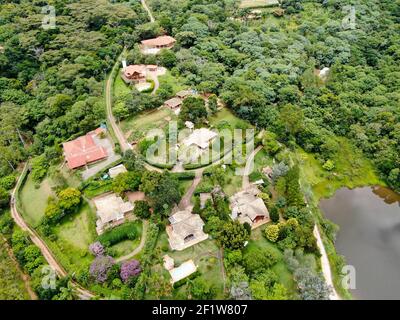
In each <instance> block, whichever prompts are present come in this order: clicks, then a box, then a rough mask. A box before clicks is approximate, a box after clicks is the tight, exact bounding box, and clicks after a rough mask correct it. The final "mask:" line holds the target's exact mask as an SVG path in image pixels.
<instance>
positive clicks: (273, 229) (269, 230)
mask: <svg viewBox="0 0 400 320" xmlns="http://www.w3.org/2000/svg"><path fill="white" fill-rule="evenodd" d="M265 237H266V238H267V239H268V240H269V241H271V242H276V241H278V238H279V227H278V226H277V225H276V224H272V225H270V226H268V227H266V228H265Z"/></svg>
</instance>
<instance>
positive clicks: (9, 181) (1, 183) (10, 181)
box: [0, 175, 15, 190]
mask: <svg viewBox="0 0 400 320" xmlns="http://www.w3.org/2000/svg"><path fill="white" fill-rule="evenodd" d="M14 185H15V176H14V175H9V176H6V177H4V178H1V179H0V187H2V188H4V189H6V190H10V189H12V187H14Z"/></svg>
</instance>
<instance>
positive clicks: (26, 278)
mask: <svg viewBox="0 0 400 320" xmlns="http://www.w3.org/2000/svg"><path fill="white" fill-rule="evenodd" d="M0 241H1V242H2V243H3V244H4V246H5V248H6V250H7V254H8V256H9V257H10V259H11V260H12V261H13V263H14V265H15V267H16V268H17V271H18V273H19V274H20V276H21V279H22V281H23V282H24V286H25V290H26V291H27V292H28V294H29V297H30V298H31V300H38V297H37V295H36V293H35V291H33V289H32V287H31V284H30V277H29V275H27V274H26V273H25V272H24V271H23V270H22V269H21V267H20V265H19V263H18V261H17V259H16V258H15V255H14V252H13V251H12V249H11V247H10V246H9V244H8V243H7V240H6V239H5V238H4V237H3V236H1V237H0Z"/></svg>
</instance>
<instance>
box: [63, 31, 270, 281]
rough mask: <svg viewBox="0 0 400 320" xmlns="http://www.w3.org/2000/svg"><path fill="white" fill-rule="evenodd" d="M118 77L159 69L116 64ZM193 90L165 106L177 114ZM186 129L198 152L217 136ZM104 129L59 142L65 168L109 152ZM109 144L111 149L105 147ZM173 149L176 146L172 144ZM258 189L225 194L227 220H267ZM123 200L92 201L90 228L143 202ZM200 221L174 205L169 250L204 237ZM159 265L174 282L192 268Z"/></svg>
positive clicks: (255, 223)
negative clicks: (119, 70) (93, 214)
mask: <svg viewBox="0 0 400 320" xmlns="http://www.w3.org/2000/svg"><path fill="white" fill-rule="evenodd" d="M174 44H175V39H174V38H172V37H169V36H161V37H158V38H155V39H149V40H144V41H142V45H141V50H142V52H144V53H146V54H156V53H157V52H159V51H160V50H161V49H163V48H172V47H173V46H174ZM122 64H123V69H122V74H121V76H122V78H123V80H124V81H125V82H126V83H129V84H140V83H143V82H146V79H147V78H148V77H149V75H151V74H152V73H157V72H158V71H159V68H158V66H156V65H129V66H128V65H127V64H126V61H123V62H122ZM194 94H196V92H195V91H193V90H183V91H180V92H178V93H177V94H176V96H175V97H173V98H171V99H169V100H167V101H166V102H165V107H168V108H170V109H172V110H174V111H175V112H176V113H179V111H180V107H181V105H182V103H183V101H184V99H185V98H187V97H188V96H190V95H194ZM185 125H186V127H187V128H189V129H190V130H191V133H190V135H189V136H188V137H187V138H185V139H184V140H183V142H182V144H183V145H184V146H186V147H195V148H197V149H198V154H200V153H201V152H203V151H204V150H206V149H208V148H209V146H210V143H211V142H212V141H213V140H214V139H215V138H216V137H217V134H216V133H215V132H213V131H211V130H209V129H207V128H201V129H196V130H194V124H193V123H191V122H189V121H187V122H186V123H185ZM105 133H106V129H105V127H101V128H98V129H96V130H94V131H91V132H89V133H88V134H86V135H84V136H81V137H78V138H76V139H75V140H72V141H68V142H65V143H63V149H64V156H65V160H66V164H67V166H68V168H69V169H71V170H73V169H78V168H82V167H86V168H88V166H89V165H92V164H96V163H97V162H100V161H103V160H105V159H107V158H108V157H110V153H112V152H113V149H112V146H111V143H110V141H109V140H108V139H107V138H105ZM110 146H111V147H110ZM177 147H179V146H177ZM124 172H127V170H126V168H125V167H124V165H118V166H115V167H113V168H111V169H109V170H108V175H107V176H108V177H109V178H111V179H114V178H115V177H117V176H118V175H119V174H121V173H124ZM259 193H260V191H259V190H258V189H257V187H255V186H254V185H253V186H251V187H250V188H248V189H246V190H242V191H240V192H238V193H237V194H235V195H234V196H232V197H231V198H230V204H231V212H232V214H231V218H232V219H234V220H238V221H240V222H241V223H248V224H250V226H251V227H252V228H257V227H259V226H260V225H261V224H264V223H267V222H268V221H269V213H268V210H267V207H266V206H265V204H264V202H263V200H262V199H261V198H259V197H258V195H259ZM125 196H126V197H125V199H127V200H124V198H122V197H121V196H118V195H117V194H115V193H112V192H109V193H106V194H103V195H101V196H98V197H96V198H94V199H93V203H94V206H95V208H96V215H97V221H96V231H97V233H98V234H99V235H100V234H102V233H104V232H105V231H106V230H108V229H110V228H114V227H116V226H118V225H121V224H123V223H124V222H126V221H129V220H134V219H135V217H134V215H133V211H134V207H135V202H136V201H138V200H144V199H145V194H144V193H142V192H129V193H126V194H125ZM207 201H213V194H212V193H202V194H200V202H201V207H202V208H204V206H205V203H206V202H207ZM203 227H204V222H203V220H202V219H201V217H200V216H199V215H197V214H193V213H192V212H191V208H190V207H189V208H187V209H186V210H180V211H179V209H176V210H175V212H174V213H173V214H172V215H171V216H170V217H169V225H168V226H167V228H166V232H167V235H168V241H169V244H170V247H171V249H172V250H177V251H182V250H185V249H187V248H189V247H191V246H193V245H195V244H197V243H199V242H202V241H204V240H206V239H208V237H209V236H208V234H206V233H205V232H204V231H203ZM164 267H165V268H166V269H167V270H168V271H169V272H170V274H171V279H172V280H171V282H172V283H175V282H177V281H179V280H181V279H183V278H185V277H187V276H188V275H190V274H191V273H193V272H195V271H196V269H197V267H196V265H195V264H194V262H193V261H192V260H189V261H186V262H184V263H183V264H181V265H180V266H179V267H176V268H175V267H174V260H173V259H172V258H171V257H169V256H164Z"/></svg>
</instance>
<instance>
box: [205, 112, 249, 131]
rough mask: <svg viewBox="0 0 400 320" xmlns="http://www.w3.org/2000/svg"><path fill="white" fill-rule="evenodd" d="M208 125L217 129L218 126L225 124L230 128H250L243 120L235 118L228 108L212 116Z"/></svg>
mask: <svg viewBox="0 0 400 320" xmlns="http://www.w3.org/2000/svg"><path fill="white" fill-rule="evenodd" d="M209 121H210V125H211V126H214V127H217V126H218V125H219V124H221V123H223V122H226V123H229V125H230V126H231V127H232V128H251V127H252V126H251V125H250V124H249V123H248V122H247V121H246V120H243V119H240V118H238V117H236V116H235V115H234V114H233V113H232V112H231V111H230V110H229V109H228V108H222V109H221V110H219V111H218V112H217V113H216V114H215V115H214V116H212V117H210V119H209Z"/></svg>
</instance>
